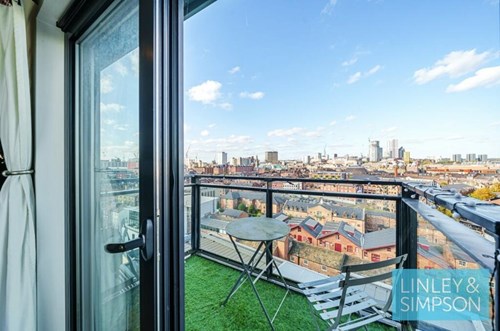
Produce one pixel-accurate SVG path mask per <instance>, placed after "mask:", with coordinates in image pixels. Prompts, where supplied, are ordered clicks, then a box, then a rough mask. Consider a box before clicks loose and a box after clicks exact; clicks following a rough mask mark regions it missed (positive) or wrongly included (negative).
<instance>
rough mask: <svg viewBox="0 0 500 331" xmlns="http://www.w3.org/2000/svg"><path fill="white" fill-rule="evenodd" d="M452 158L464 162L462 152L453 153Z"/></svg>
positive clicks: (454, 160)
mask: <svg viewBox="0 0 500 331" xmlns="http://www.w3.org/2000/svg"><path fill="white" fill-rule="evenodd" d="M451 159H452V160H453V162H457V163H460V162H462V154H453V155H452V157H451Z"/></svg>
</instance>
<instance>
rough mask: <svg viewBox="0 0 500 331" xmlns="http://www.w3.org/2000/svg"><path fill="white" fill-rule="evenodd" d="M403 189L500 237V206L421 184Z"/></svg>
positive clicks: (406, 184) (410, 185)
mask: <svg viewBox="0 0 500 331" xmlns="http://www.w3.org/2000/svg"><path fill="white" fill-rule="evenodd" d="M403 187H404V188H405V189H408V190H411V191H412V192H415V193H416V194H418V195H419V196H421V197H423V198H426V199H428V200H430V201H433V202H434V203H435V204H436V205H438V206H441V207H445V208H446V209H449V210H451V211H452V212H457V213H458V214H460V216H461V217H463V218H465V219H467V220H469V221H471V222H472V223H475V224H477V225H479V226H481V227H483V228H485V229H486V230H487V231H488V232H490V233H491V234H495V235H497V236H498V235H500V206H497V205H495V204H491V203H486V202H484V201H481V200H478V199H474V198H469V197H464V196H462V195H461V194H460V193H455V192H452V191H447V190H442V189H440V188H438V187H436V186H431V185H425V184H421V183H404V184H403Z"/></svg>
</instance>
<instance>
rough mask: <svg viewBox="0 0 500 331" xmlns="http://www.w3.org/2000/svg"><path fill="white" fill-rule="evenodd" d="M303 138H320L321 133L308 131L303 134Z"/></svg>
mask: <svg viewBox="0 0 500 331" xmlns="http://www.w3.org/2000/svg"><path fill="white" fill-rule="evenodd" d="M304 136H306V137H320V136H321V133H319V132H318V131H309V132H306V133H304Z"/></svg>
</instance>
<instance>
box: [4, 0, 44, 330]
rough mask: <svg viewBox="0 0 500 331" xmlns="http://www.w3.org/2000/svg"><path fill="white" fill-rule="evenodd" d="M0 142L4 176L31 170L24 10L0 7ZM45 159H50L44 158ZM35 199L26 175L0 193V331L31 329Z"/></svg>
mask: <svg viewBox="0 0 500 331" xmlns="http://www.w3.org/2000/svg"><path fill="white" fill-rule="evenodd" d="M0 141H1V143H2V147H3V150H4V157H5V161H6V165H7V169H8V170H9V171H12V172H15V171H21V170H29V169H31V166H32V146H31V145H32V141H31V104H30V91H29V74H28V57H27V49H26V27H25V18H24V10H23V7H22V6H20V5H18V4H17V3H16V2H14V1H13V5H12V6H10V7H8V6H3V5H0ZM47 157H50V156H49V155H47ZM35 263H36V259H35V230H34V194H33V183H32V179H31V175H29V174H22V175H12V176H8V178H7V180H6V181H5V183H4V185H3V187H2V190H1V191H0V330H1V331H18V330H19V331H21V330H27V331H28V330H30V331H31V330H36V286H35V285H36V284H35V276H36V264H35Z"/></svg>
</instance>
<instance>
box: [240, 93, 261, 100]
mask: <svg viewBox="0 0 500 331" xmlns="http://www.w3.org/2000/svg"><path fill="white" fill-rule="evenodd" d="M263 97H264V92H260V91H259V92H241V93H240V98H248V99H253V100H259V99H262V98H263Z"/></svg>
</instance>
